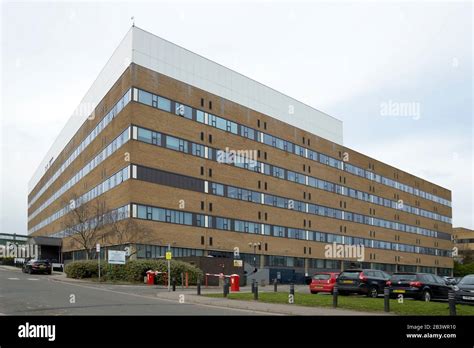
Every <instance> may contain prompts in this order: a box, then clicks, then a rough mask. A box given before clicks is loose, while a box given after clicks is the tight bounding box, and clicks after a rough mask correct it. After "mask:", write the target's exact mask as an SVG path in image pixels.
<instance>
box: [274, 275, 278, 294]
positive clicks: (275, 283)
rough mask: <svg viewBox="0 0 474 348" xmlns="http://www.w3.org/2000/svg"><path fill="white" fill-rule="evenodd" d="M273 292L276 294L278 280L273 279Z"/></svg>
mask: <svg viewBox="0 0 474 348" xmlns="http://www.w3.org/2000/svg"><path fill="white" fill-rule="evenodd" d="M273 291H274V292H278V279H276V278H275V279H273Z"/></svg>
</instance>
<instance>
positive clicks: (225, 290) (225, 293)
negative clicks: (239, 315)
mask: <svg viewBox="0 0 474 348" xmlns="http://www.w3.org/2000/svg"><path fill="white" fill-rule="evenodd" d="M223 290H224V297H227V295H229V284H228V283H227V282H224V289H223Z"/></svg>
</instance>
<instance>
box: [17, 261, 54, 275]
mask: <svg viewBox="0 0 474 348" xmlns="http://www.w3.org/2000/svg"><path fill="white" fill-rule="evenodd" d="M21 270H22V272H23V273H29V274H33V273H46V274H51V272H52V264H51V263H50V262H49V261H47V260H29V261H27V262H25V263H24V264H23V268H22V269H21Z"/></svg>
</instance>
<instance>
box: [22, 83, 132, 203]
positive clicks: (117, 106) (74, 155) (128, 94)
mask: <svg viewBox="0 0 474 348" xmlns="http://www.w3.org/2000/svg"><path fill="white" fill-rule="evenodd" d="M130 99H131V90H128V91H127V92H126V93H125V95H124V96H123V97H122V98H120V100H119V101H118V102H117V103H116V104H115V105H114V106H113V107H112V109H111V110H110V111H109V112H108V113H107V114H106V115H105V116H104V117H103V118H102V120H101V121H100V122H99V123H98V124H97V126H95V128H94V129H93V130H92V131H91V132H90V133H89V134H88V135H87V136H86V137H85V139H84V140H83V141H82V142H81V143H80V144H79V146H77V147H76V149H75V150H74V151H73V152H72V153H71V155H70V156H69V157H68V159H67V160H66V161H65V162H64V163H63V164H62V165H61V167H59V169H58V170H57V171H56V172H55V173H54V174H53V175H52V176H51V177H50V178H49V180H48V181H47V182H46V183H45V184H44V185H43V187H42V188H41V189H40V190H39V191H38V192H37V193H36V194H35V195H34V196H33V197H31V199H30V201H29V203H28V208H29V207H30V206H31V205H32V204H33V203H35V202H36V200H37V199H38V198H39V197H40V196H41V195H42V194H43V193H44V192H45V191H46V190H47V189H48V187H50V186H51V185H52V184H53V182H55V181H56V179H57V178H58V177H59V176H60V175H61V174H62V173H63V172H64V171H65V170H66V168H67V167H69V166H70V165H71V163H72V162H73V161H74V160H75V159H76V158H77V156H79V155H80V154H81V153H82V152H83V151H84V150H85V148H86V147H87V146H89V144H90V143H91V142H92V141H93V140H94V139H95V138H97V136H98V135H99V134H100V133H101V132H102V131H103V130H104V129H105V127H107V126H108V125H109V124H110V122H112V120H113V119H114V118H115V117H116V116H117V115H118V113H119V112H120V111H122V109H123V108H124V107H125V106H126V105H127V104H128V103H129V102H130Z"/></svg>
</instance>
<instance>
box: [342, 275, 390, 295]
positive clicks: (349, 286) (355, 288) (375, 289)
mask: <svg viewBox="0 0 474 348" xmlns="http://www.w3.org/2000/svg"><path fill="white" fill-rule="evenodd" d="M389 278H390V276H389V275H388V274H387V273H385V272H383V271H379V270H375V269H350V270H346V271H344V272H342V273H341V274H340V275H339V277H338V278H337V288H338V292H339V294H340V295H347V294H351V293H353V294H363V295H367V296H369V297H374V298H375V297H377V296H378V295H379V294H383V289H384V287H385V283H386V282H387V280H388V279H389Z"/></svg>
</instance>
